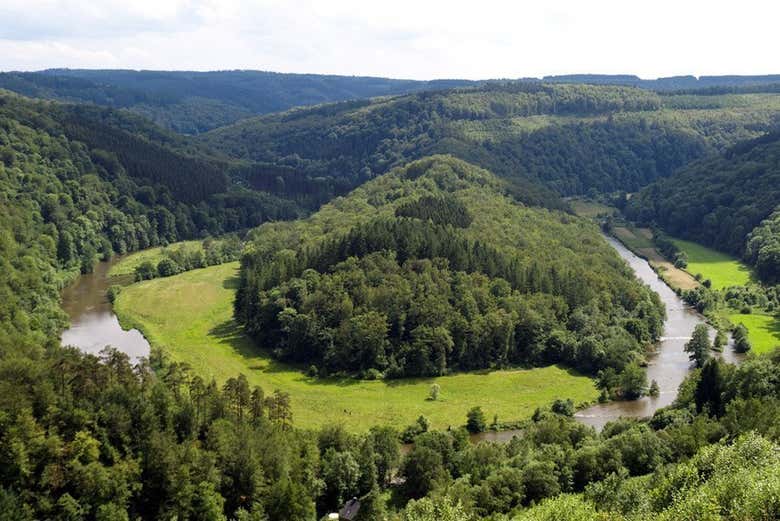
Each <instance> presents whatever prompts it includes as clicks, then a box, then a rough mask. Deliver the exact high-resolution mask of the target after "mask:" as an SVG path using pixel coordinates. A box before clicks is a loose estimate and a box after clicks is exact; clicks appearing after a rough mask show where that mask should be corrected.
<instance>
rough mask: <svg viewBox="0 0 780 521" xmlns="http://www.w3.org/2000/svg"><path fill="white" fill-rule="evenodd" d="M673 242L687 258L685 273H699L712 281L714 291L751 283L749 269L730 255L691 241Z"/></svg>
mask: <svg viewBox="0 0 780 521" xmlns="http://www.w3.org/2000/svg"><path fill="white" fill-rule="evenodd" d="M673 241H674V243H675V244H676V245H677V247H678V248H680V250H682V251H684V252H685V254H686V255H687V256H688V267H687V268H686V271H688V272H689V273H691V274H692V275H696V274H698V273H701V275H702V277H704V278H705V279H710V280H711V281H712V287H713V288H714V289H723V288H728V287H729V286H744V285H746V284H747V283H748V282H750V281H751V277H752V274H751V272H750V269H749V268H748V267H747V266H745V265H744V264H742V263H741V262H740V261H739V260H737V259H735V258H734V257H732V256H731V255H728V254H727V253H721V252H719V251H716V250H713V249H711V248H707V247H706V246H702V245H701V244H696V243H695V242H691V241H684V240H681V239H673Z"/></svg>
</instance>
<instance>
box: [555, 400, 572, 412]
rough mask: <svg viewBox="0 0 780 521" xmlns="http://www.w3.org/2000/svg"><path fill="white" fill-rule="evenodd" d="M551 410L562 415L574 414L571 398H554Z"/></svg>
mask: <svg viewBox="0 0 780 521" xmlns="http://www.w3.org/2000/svg"><path fill="white" fill-rule="evenodd" d="M552 412H554V413H555V414H562V415H564V416H574V402H573V401H571V399H566V400H561V399H558V400H555V401H554V402H553V404H552Z"/></svg>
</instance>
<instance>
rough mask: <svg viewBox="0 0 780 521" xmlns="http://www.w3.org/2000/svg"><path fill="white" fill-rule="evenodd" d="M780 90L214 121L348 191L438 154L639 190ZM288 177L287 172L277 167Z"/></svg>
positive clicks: (260, 156) (573, 93)
mask: <svg viewBox="0 0 780 521" xmlns="http://www.w3.org/2000/svg"><path fill="white" fill-rule="evenodd" d="M778 107H780V96H778V95H776V94H749V95H723V96H695V95H675V96H663V97H661V96H659V95H657V94H655V93H653V92H650V91H646V90H640V89H635V88H627V87H612V86H584V85H543V84H536V83H510V84H490V85H486V86H483V87H480V88H472V89H454V90H448V91H439V92H427V93H419V94H412V95H408V96H403V97H397V98H393V99H386V100H374V101H359V102H351V103H342V104H335V105H325V106H322V107H317V108H310V109H298V110H292V111H289V112H285V113H282V114H274V115H269V116H264V117H260V118H254V119H249V120H246V121H242V122H239V123H236V124H234V125H231V126H228V127H225V128H222V129H218V130H214V131H212V132H210V133H208V134H206V135H204V136H202V137H201V139H202V141H203V142H204V143H207V144H208V145H210V146H212V147H214V148H216V149H219V150H221V151H222V152H224V153H225V154H226V155H228V156H231V157H238V158H243V159H246V160H252V161H256V162H259V163H264V164H273V165H276V166H277V167H279V166H283V167H284V168H285V169H286V170H287V171H288V172H289V174H287V175H293V173H294V174H295V175H297V176H299V177H304V178H310V179H330V180H333V182H334V183H335V184H336V185H337V187H338V188H337V189H338V190H339V191H341V192H344V191H346V190H348V189H349V188H351V187H354V186H358V185H359V184H360V183H362V182H365V181H366V180H368V179H371V178H373V177H375V176H377V175H379V174H382V173H384V172H387V171H389V170H390V169H391V168H392V167H394V166H399V165H401V164H404V163H405V162H407V161H409V160H413V159H417V158H420V157H423V156H425V155H429V154H431V153H447V154H451V155H454V156H456V157H459V158H461V159H464V160H467V161H469V162H471V163H474V164H476V165H479V166H481V167H483V168H487V169H488V170H490V171H492V172H494V173H496V174H497V175H499V176H501V177H504V178H507V179H511V180H512V183H513V185H515V188H516V193H518V194H519V195H520V196H521V197H522V198H523V200H524V201H525V202H528V203H530V204H534V205H547V206H556V205H559V204H560V201H559V199H558V197H557V196H558V195H576V194H587V193H592V192H609V191H616V190H626V191H634V190H637V189H639V188H641V187H642V186H644V185H646V184H647V183H649V182H651V181H653V180H654V179H656V178H658V177H665V176H668V175H670V174H671V173H672V172H673V171H674V170H676V169H677V168H679V167H682V166H683V165H685V164H687V163H688V162H690V161H692V160H695V159H699V158H702V157H706V156H708V155H711V154H714V153H715V152H717V151H718V150H721V149H723V148H725V147H727V146H729V145H732V144H734V143H736V142H737V141H739V140H741V139H750V138H754V137H757V136H759V135H761V133H762V132H764V131H766V129H769V128H771V127H772V126H773V125H775V124H776V123H777V121H778ZM279 177H280V179H282V180H284V179H285V176H284V175H281V176H279Z"/></svg>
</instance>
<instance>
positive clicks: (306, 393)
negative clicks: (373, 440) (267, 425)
mask: <svg viewBox="0 0 780 521" xmlns="http://www.w3.org/2000/svg"><path fill="white" fill-rule="evenodd" d="M237 274H238V263H236V262H233V263H229V264H223V265H220V266H212V267H210V268H205V269H198V270H193V271H189V272H187V273H183V274H180V275H177V276H174V277H169V278H164V279H155V280H151V281H146V282H141V283H138V284H134V285H131V286H128V287H126V288H125V289H124V290H123V291H122V293H121V294H120V295H119V297H118V299H117V301H116V305H115V311H116V313H117V315H118V316H119V318H120V321H121V323H122V325H123V326H124V327H129V326H133V327H137V328H139V329H140V330H141V331H143V333H144V335H145V336H146V337H147V338H148V340H149V341H150V343H151V344H152V346H154V347H157V348H161V349H162V350H163V352H164V353H165V354H166V355H168V356H169V357H170V358H171V359H172V360H175V361H178V362H186V363H187V364H189V365H190V366H191V367H192V369H193V370H194V372H195V373H197V374H199V375H201V376H203V377H206V378H215V379H216V380H217V381H218V382H224V381H225V380H226V379H227V378H230V377H234V376H236V375H238V374H241V373H243V374H245V375H246V376H247V378H248V379H249V382H250V384H252V385H259V386H261V387H262V388H263V390H264V391H265V392H266V393H270V392H273V391H274V390H275V389H280V390H283V391H287V392H289V393H290V395H291V397H292V407H293V415H294V422H295V424H296V425H298V426H300V427H306V428H308V427H317V426H322V425H326V424H334V423H339V424H344V425H345V427H347V428H348V429H350V430H352V431H360V430H365V429H367V428H369V427H371V426H372V425H379V424H391V425H394V426H395V427H404V426H406V425H409V424H410V423H412V422H413V421H414V420H415V419H416V418H417V417H418V416H420V415H425V416H426V417H427V418H428V419H429V420H430V421H431V424H432V426H433V427H435V428H446V427H447V426H450V425H452V426H453V427H454V426H456V425H462V424H463V423H465V416H466V412H467V411H468V410H469V409H470V408H471V407H473V406H476V405H479V406H481V407H482V408H483V410H484V411H485V414H486V416H487V417H488V418H489V419H492V418H493V415H498V419H499V421H502V422H504V421H514V420H521V419H525V418H528V417H529V416H530V415H531V414H532V413H533V411H534V410H535V409H536V408H537V407H539V406H543V405H548V404H549V403H550V402H552V401H553V400H555V399H556V398H571V399H573V400H574V402H575V403H583V402H591V401H593V400H595V398H596V397H597V396H598V392H597V391H596V387H595V385H594V383H593V381H592V380H591V379H590V378H587V377H585V376H582V375H578V374H576V373H574V372H573V371H570V370H567V369H565V368H561V367H556V366H550V367H545V368H534V369H512V370H501V371H484V372H479V373H467V374H455V375H449V376H443V377H438V378H419V379H403V380H388V381H383V380H376V381H367V380H355V379H351V378H325V379H323V378H311V377H308V376H306V375H305V374H304V372H303V371H301V370H300V369H298V368H294V367H291V366H289V365H286V364H283V363H280V362H278V361H276V360H274V359H272V358H271V357H270V356H268V355H267V354H266V353H264V352H263V351H262V350H259V349H257V348H256V347H255V346H254V345H253V344H252V342H251V341H250V340H249V339H248V338H247V337H246V336H244V334H243V333H242V330H241V329H240V327H239V326H238V325H237V324H236V323H235V322H234V321H233V318H232V315H233V294H234V291H235V287H236V284H237V278H236V277H237ZM434 382H435V383H438V384H439V385H440V386H441V397H440V398H439V400H438V401H429V400H427V399H426V398H427V396H428V393H429V389H430V386H431V384H433V383H434Z"/></svg>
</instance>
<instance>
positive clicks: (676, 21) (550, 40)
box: [0, 0, 780, 79]
mask: <svg viewBox="0 0 780 521" xmlns="http://www.w3.org/2000/svg"><path fill="white" fill-rule="evenodd" d="M778 18H780V7H778V6H776V5H775V4H774V3H770V2H764V1H763V0H742V2H740V4H739V5H737V6H735V5H734V4H733V3H731V2H726V1H721V0H718V1H712V2H708V3H706V4H705V3H700V2H694V1H689V2H685V1H679V0H675V1H672V0H656V1H653V2H641V3H640V2H626V1H617V0H594V1H592V2H582V1H579V0H548V1H546V2H528V1H522V0H518V1H515V2H508V1H497V0H481V1H480V2H478V3H474V2H468V3H467V2H455V1H446V2H445V1H439V0H433V1H432V0H428V1H420V0H395V1H394V2H372V1H370V0H361V1H358V0H329V1H321V0H320V1H310V0H287V1H279V0H256V1H241V0H137V1H127V0H125V1H121V2H120V1H118V0H91V1H85V0H68V1H66V0H24V1H22V0H3V1H2V5H0V69H3V70H10V69H26V70H34V69H41V68H47V67H90V68H105V67H122V68H146V69H193V70H215V69H234V68H244V69H264V70H277V71H281V72H314V73H337V74H359V75H377V76H394V77H406V78H420V79H426V78H440V77H460V78H464V77H465V78H495V77H520V76H541V75H545V74H562V73H577V72H603V73H635V74H639V75H641V76H643V77H656V76H659V75H672V74H724V73H734V74H760V73H769V72H780V58H778V55H777V53H776V47H777V44H776V37H775V28H774V23H775V20H777V19H778Z"/></svg>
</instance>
